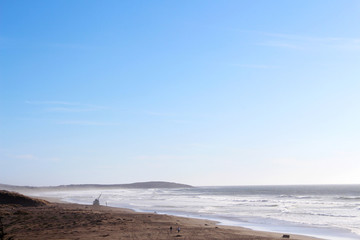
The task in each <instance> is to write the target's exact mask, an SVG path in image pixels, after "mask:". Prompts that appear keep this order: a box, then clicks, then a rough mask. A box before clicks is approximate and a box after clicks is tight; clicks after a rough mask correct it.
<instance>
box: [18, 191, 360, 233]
mask: <svg viewBox="0 0 360 240" xmlns="http://www.w3.org/2000/svg"><path fill="white" fill-rule="evenodd" d="M25 194H29V195H32V196H33V197H38V198H43V199H47V200H49V201H52V202H58V203H77V204H83V205H87V206H91V205H88V204H90V202H88V201H82V202H78V201H76V200H72V199H67V198H61V197H60V196H56V197H53V196H47V197H43V196H41V194H34V193H31V192H27V193H25ZM95 195H96V194H95ZM65 199H66V200H65ZM109 206H111V207H115V208H121V209H130V210H132V211H135V212H137V213H154V212H155V211H157V213H159V214H164V215H171V216H175V217H185V218H192V219H201V220H211V221H215V222H217V226H230V227H241V228H246V229H250V230H254V231H260V232H269V233H279V234H280V233H284V234H290V235H294V236H295V235H299V236H306V237H310V238H315V239H332V240H354V239H358V237H357V235H356V234H354V233H352V232H350V231H349V232H347V231H344V230H342V229H335V228H326V227H319V226H312V225H301V224H295V223H294V224H293V223H291V222H286V221H283V222H282V221H281V222H275V223H274V222H272V221H266V219H265V222H262V223H256V222H252V221H249V222H247V221H238V219H228V218H223V217H222V216H211V215H206V214H205V215H200V214H196V213H195V214H194V213H190V212H189V213H187V212H181V211H179V212H171V211H162V210H159V209H157V210H152V209H141V208H135V207H133V206H131V205H128V204H126V205H120V204H116V205H109Z"/></svg>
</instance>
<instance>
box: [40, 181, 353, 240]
mask: <svg viewBox="0 0 360 240" xmlns="http://www.w3.org/2000/svg"><path fill="white" fill-rule="evenodd" d="M99 194H102V195H101V198H100V202H101V204H102V205H108V206H113V207H122V208H130V209H133V210H136V211H143V212H157V213H164V214H172V215H177V216H186V217H195V218H204V219H211V220H216V221H218V222H219V224H224V225H233V226H242V227H247V228H251V229H254V230H263V231H272V232H280V233H288V234H302V235H308V236H314V237H319V238H323V239H331V240H350V239H360V185H321V186H237V187H195V188H183V189H111V190H99V189H96V190H95V189H94V190H86V191H83V190H81V191H63V192H41V193H38V194H37V195H38V196H44V197H57V198H60V199H62V200H64V201H68V202H73V203H81V204H92V202H93V200H94V199H95V198H97V197H98V196H99Z"/></svg>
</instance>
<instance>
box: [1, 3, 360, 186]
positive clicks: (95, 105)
mask: <svg viewBox="0 0 360 240" xmlns="http://www.w3.org/2000/svg"><path fill="white" fill-rule="evenodd" d="M359 23H360V2H359V1H356V0H353V1H350V0H341V1H340V0H338V1H325V0H322V1H320V0H319V1H313V0H311V1H310V0H308V1H305V0H304V1H303V0H302V1H285V0H284V1H275V0H274V1H267V0H263V1H259V0H255V1H254V0H248V1H205V0H204V1H196V0H195V1H111V0H107V1H94V0H87V1H80V0H77V1H72V0H71V1H70V0H64V1H45V0H44V1H37V0H32V1H6V0H5V1H1V3H0V51H1V52H0V183H4V184H14V185H60V184H76V183H130V182H139V181H153V180H161V181H171V182H179V183H186V184H191V185H252V184H256V185H264V184H360V174H359V173H360V147H359V146H360V94H359V93H360V24H359Z"/></svg>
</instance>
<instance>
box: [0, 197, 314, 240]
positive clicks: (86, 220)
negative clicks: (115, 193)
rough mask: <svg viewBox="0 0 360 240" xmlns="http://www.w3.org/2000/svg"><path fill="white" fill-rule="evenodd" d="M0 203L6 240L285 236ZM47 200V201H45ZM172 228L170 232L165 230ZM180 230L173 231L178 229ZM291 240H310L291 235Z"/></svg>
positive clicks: (92, 209)
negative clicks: (11, 238) (11, 239)
mask: <svg viewBox="0 0 360 240" xmlns="http://www.w3.org/2000/svg"><path fill="white" fill-rule="evenodd" d="M47 200H48V202H46V203H45V204H43V205H39V206H22V205H19V204H11V203H8V204H0V216H1V217H2V223H3V230H4V233H5V234H6V236H5V239H7V238H9V237H13V239H17V240H20V239H24V240H25V239H27V240H29V239H44V240H45V239H139V240H145V239H147V240H148V239H154V240H155V239H156V240H161V239H198V240H202V239H204V240H205V239H244V240H245V239H264V240H270V239H283V234H286V233H269V232H260V231H253V230H250V229H246V228H241V227H228V226H218V225H217V224H216V222H214V221H209V220H203V219H193V218H183V217H176V216H171V215H166V214H156V213H139V212H134V211H132V210H129V209H122V208H114V207H106V206H92V205H82V204H70V203H59V202H56V200H55V199H47ZM49 200H50V201H51V202H49ZM170 227H172V231H171V230H170ZM178 227H179V228H180V231H179V232H178V231H177V229H178ZM290 238H291V239H298V240H307V239H308V240H310V239H315V238H310V237H305V236H295V235H291V236H290Z"/></svg>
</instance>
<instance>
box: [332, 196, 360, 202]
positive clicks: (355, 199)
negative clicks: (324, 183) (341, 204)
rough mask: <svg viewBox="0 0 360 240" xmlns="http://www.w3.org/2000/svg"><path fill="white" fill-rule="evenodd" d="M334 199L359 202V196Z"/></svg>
mask: <svg viewBox="0 0 360 240" xmlns="http://www.w3.org/2000/svg"><path fill="white" fill-rule="evenodd" d="M335 199H338V200H349V201H357V200H360V196H350V197H336V198H335Z"/></svg>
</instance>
